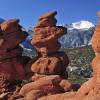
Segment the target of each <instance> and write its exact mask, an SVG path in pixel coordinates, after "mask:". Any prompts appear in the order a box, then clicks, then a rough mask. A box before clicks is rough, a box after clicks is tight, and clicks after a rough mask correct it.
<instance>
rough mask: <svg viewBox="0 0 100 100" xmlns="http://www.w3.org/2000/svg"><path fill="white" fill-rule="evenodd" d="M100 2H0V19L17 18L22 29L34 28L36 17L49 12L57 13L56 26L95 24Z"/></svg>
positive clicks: (69, 0)
mask: <svg viewBox="0 0 100 100" xmlns="http://www.w3.org/2000/svg"><path fill="white" fill-rule="evenodd" d="M99 10H100V0H0V17H1V18H4V19H11V18H19V19H20V24H21V25H22V26H23V27H30V26H34V25H35V24H36V23H37V20H38V17H39V16H41V15H42V14H44V13H46V12H49V11H57V12H58V14H57V17H56V18H57V20H58V24H69V23H72V22H76V21H80V20H88V21H91V22H93V23H94V24H96V23H97V11H99Z"/></svg>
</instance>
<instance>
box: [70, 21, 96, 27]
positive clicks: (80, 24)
mask: <svg viewBox="0 0 100 100" xmlns="http://www.w3.org/2000/svg"><path fill="white" fill-rule="evenodd" d="M71 27H72V28H74V29H89V28H92V27H95V25H94V24H93V23H92V22H89V21H86V20H83V21H79V22H75V23H72V24H71Z"/></svg>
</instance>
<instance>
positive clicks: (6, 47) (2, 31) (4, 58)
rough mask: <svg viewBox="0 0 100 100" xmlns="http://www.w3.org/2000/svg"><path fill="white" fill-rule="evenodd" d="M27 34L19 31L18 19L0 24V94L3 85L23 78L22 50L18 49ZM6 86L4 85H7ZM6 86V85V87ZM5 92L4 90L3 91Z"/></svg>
mask: <svg viewBox="0 0 100 100" xmlns="http://www.w3.org/2000/svg"><path fill="white" fill-rule="evenodd" d="M27 35H28V34H27V33H26V32H24V31H22V30H21V26H20V25H19V20H18V19H11V20H7V21H4V22H3V23H2V24H0V89H1V90H0V92H1V91H3V92H4V90H2V88H5V87H6V86H5V84H6V82H7V84H9V83H11V84H12V82H13V81H14V80H22V79H23V78H24V77H25V71H24V68H23V63H22V61H21V60H20V57H22V51H23V50H22V48H21V47H19V43H21V42H22V41H23V40H24V39H25V38H26V37H27ZM7 84H6V85H7ZM7 86H8V85H7ZM5 91H6V90H5Z"/></svg>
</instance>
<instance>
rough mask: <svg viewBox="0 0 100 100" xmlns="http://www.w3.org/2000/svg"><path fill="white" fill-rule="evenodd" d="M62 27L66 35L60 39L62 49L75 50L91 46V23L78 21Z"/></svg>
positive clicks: (92, 27) (92, 28)
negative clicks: (64, 28)
mask: <svg viewBox="0 0 100 100" xmlns="http://www.w3.org/2000/svg"><path fill="white" fill-rule="evenodd" d="M63 26H64V27H67V34H66V35H64V36H63V37H62V38H61V39H60V42H61V44H62V45H63V47H68V48H76V47H82V46H85V45H90V44H91V42H90V41H91V37H92V35H93V32H94V29H95V25H94V24H93V23H91V22H89V21H79V22H75V23H72V24H70V25H63Z"/></svg>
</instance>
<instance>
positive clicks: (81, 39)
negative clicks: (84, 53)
mask: <svg viewBox="0 0 100 100" xmlns="http://www.w3.org/2000/svg"><path fill="white" fill-rule="evenodd" d="M60 26H61V25H60ZM62 26H64V27H66V28H67V34H66V35H64V36H63V37H61V38H60V39H59V41H60V42H61V44H62V47H64V48H77V47H82V46H85V45H91V37H92V35H93V32H94V29H95V25H94V24H93V23H91V22H89V21H79V22H74V23H72V24H70V25H62ZM27 32H28V33H29V36H28V37H27V40H26V41H25V42H23V43H22V45H23V47H24V48H27V47H28V49H29V48H31V44H30V42H29V41H30V40H31V39H32V35H33V32H32V29H29V30H27ZM27 42H28V43H27ZM29 44H30V45H29ZM27 45H29V46H27ZM32 48H33V47H32ZM32 48H31V49H32Z"/></svg>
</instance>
